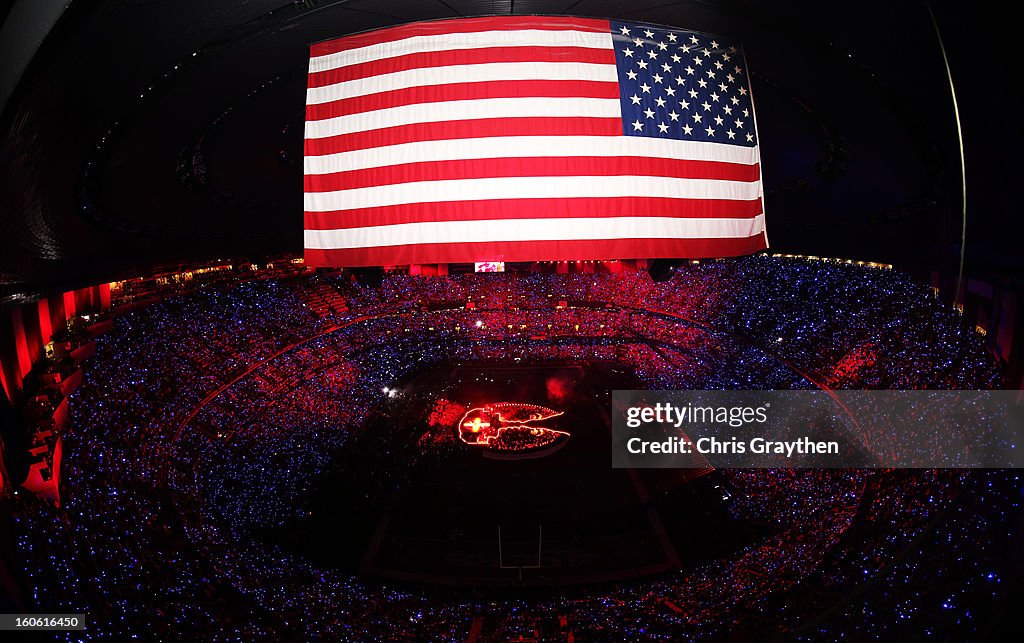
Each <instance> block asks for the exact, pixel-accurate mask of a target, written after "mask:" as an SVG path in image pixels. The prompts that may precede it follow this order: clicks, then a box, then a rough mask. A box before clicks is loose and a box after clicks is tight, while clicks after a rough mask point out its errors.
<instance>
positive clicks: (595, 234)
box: [305, 214, 764, 249]
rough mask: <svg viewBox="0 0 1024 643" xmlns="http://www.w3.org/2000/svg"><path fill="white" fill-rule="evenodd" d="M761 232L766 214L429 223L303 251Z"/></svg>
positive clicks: (322, 234)
mask: <svg viewBox="0 0 1024 643" xmlns="http://www.w3.org/2000/svg"><path fill="white" fill-rule="evenodd" d="M763 230H764V215H763V214H759V215H758V216H756V217H753V218H751V219H678V218H672V217H609V218H578V219H572V218H569V219H490V220H483V221H431V222H425V223H401V224H397V225H387V226H374V227H369V228H345V229H339V230H306V231H305V247H306V248H311V249H334V248H373V247H377V246H392V245H406V244H423V243H476V242H487V241H509V242H512V241H545V240H559V241H578V240H587V239H734V238H747V237H752V236H754V235H756V234H760V233H761V232H762V231H763Z"/></svg>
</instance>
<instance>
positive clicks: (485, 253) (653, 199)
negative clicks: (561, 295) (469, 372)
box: [304, 17, 767, 266]
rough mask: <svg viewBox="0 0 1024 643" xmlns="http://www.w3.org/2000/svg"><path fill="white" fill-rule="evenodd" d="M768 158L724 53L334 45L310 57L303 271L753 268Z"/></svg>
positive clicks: (457, 35)
mask: <svg viewBox="0 0 1024 643" xmlns="http://www.w3.org/2000/svg"><path fill="white" fill-rule="evenodd" d="M759 160H760V155H759V152H758V140H757V132H756V131H755V127H754V107H753V103H752V101H751V95H750V85H749V80H748V76H747V70H746V69H745V64H744V61H743V56H742V53H741V52H740V50H739V49H738V48H737V47H736V46H735V45H734V44H732V43H729V42H727V41H725V40H724V39H723V38H718V37H714V36H709V35H707V34H703V33H696V32H691V31H686V30H683V29H675V28H671V27H664V26H656V25H646V24H633V23H623V22H617V21H609V20H591V19H582V18H568V17H495V18H470V19H459V20H443V21H437V22H426V23H417V24H410V25H404V26H399V27H392V28H387V29H381V30H377V31H372V32H367V33H362V34H357V35H353V36H347V37H344V38H338V39H336V40H331V41H327V42H322V43H318V44H315V45H313V46H312V48H311V51H310V61H309V83H308V90H307V94H306V131H305V159H304V174H305V177H304V178H305V189H304V210H305V257H306V262H307V263H308V264H310V265H315V266H372V265H402V264H417V263H421V264H422V263H453V262H476V261H540V260H579V259H624V258H640V257H647V258H652V257H721V256H728V255H738V254H746V253H751V252H755V251H757V250H761V249H764V248H765V247H767V240H766V237H765V232H764V212H763V207H762V195H763V191H762V184H761V172H760V163H759Z"/></svg>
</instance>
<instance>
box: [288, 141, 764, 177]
mask: <svg viewBox="0 0 1024 643" xmlns="http://www.w3.org/2000/svg"><path fill="white" fill-rule="evenodd" d="M534 156H535V157H552V158H563V157H573V156H599V157H622V156H646V157H651V158H663V159H675V160H691V161H722V162H725V163H741V164H744V165H753V164H755V163H757V162H758V161H759V159H758V149H757V147H756V146H755V147H741V146H739V145H722V144H721V143H703V142H698V141H676V140H672V139H664V138H652V137H647V136H495V137H487V138H466V139H458V140H443V141H418V142H415V143H402V144H400V145H389V146H386V147H375V148H370V149H365V150H353V151H351V152H339V153H337V154H324V155H322V156H306V157H305V159H303V164H304V166H305V170H304V171H305V174H306V175H313V174H331V173H334V172H346V171H348V170H357V169H365V168H371V167H386V166H389V165H401V164H404V163H423V162H429V161H455V160H460V159H502V158H522V157H534Z"/></svg>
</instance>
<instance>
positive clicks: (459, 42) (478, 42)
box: [309, 29, 612, 74]
mask: <svg viewBox="0 0 1024 643" xmlns="http://www.w3.org/2000/svg"><path fill="white" fill-rule="evenodd" d="M490 47H584V48H586V49H611V47H612V36H611V34H610V33H595V32H592V31H567V30H565V31H546V30H541V29H520V30H516V31H476V32H470V33H449V34H440V35H434V36H412V37H411V38H404V39H402V40H392V41H389V42H382V43H377V44H374V45H367V46H365V47H358V48H356V49H348V50H345V51H339V52H336V53H333V54H326V55H323V56H314V57H312V58H310V59H309V73H311V74H313V73H316V72H321V71H327V70H330V69H338V68H340V67H348V66H350V65H359V64H362V63H368V62H373V61H375V60H383V59H385V58H394V57H397V56H407V55H409V54H420V53H427V52H434V51H454V50H456V49H488V48H490Z"/></svg>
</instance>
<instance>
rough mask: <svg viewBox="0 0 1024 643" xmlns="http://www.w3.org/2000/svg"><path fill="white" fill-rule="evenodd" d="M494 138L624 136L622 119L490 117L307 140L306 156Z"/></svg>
mask: <svg viewBox="0 0 1024 643" xmlns="http://www.w3.org/2000/svg"><path fill="white" fill-rule="evenodd" d="M491 136H622V119H621V118H550V117H545V116H536V117H534V116H530V117H522V118H487V119H479V120H463V121H446V122H443V123H413V124H411V125H397V126H395V127H385V128H383V129H375V130H369V131H366V132H353V133H352V134H341V135H338V136H327V137H325V138H311V139H306V141H305V149H304V153H305V155H306V156H320V155H323V154H336V153H338V152H350V151H352V150H363V149H368V148H371V147H383V146H385V145H400V144H402V143H414V142H418V141H445V140H452V139H460V138H487V137H491Z"/></svg>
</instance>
